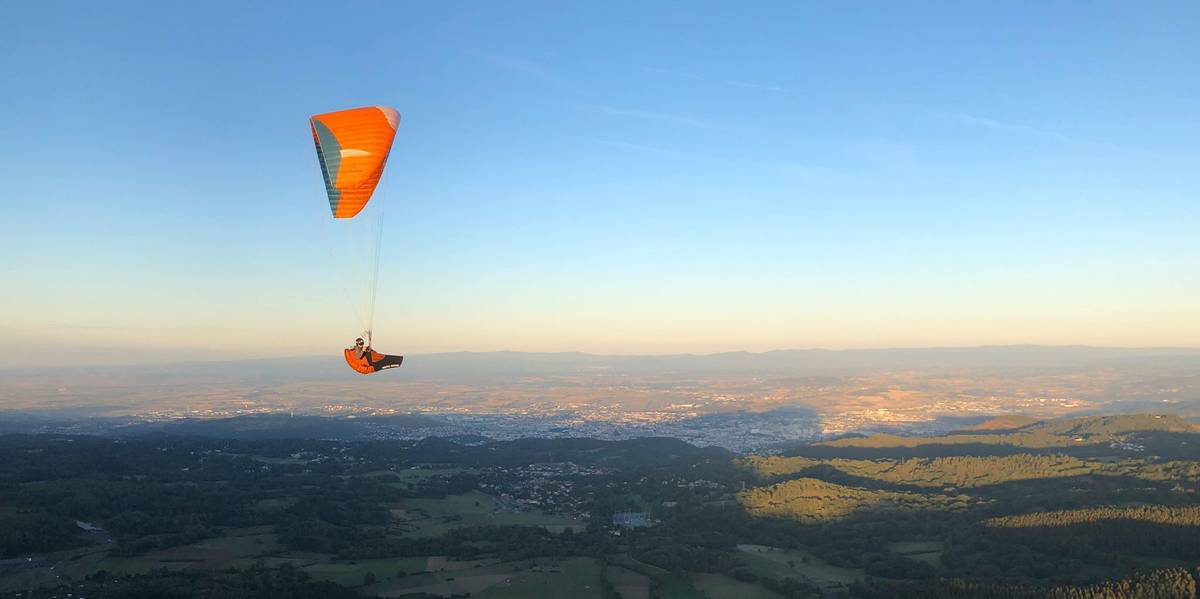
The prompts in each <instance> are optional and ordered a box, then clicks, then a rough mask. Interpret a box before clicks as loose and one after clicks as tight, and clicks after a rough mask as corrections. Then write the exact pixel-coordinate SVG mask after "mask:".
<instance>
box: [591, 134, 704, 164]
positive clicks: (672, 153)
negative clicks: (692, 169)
mask: <svg viewBox="0 0 1200 599" xmlns="http://www.w3.org/2000/svg"><path fill="white" fill-rule="evenodd" d="M579 139H582V140H583V141H586V142H590V143H594V144H600V145H602V146H610V147H614V148H621V149H623V150H636V151H639V152H646V153H647V154H657V155H659V156H668V157H671V158H680V159H683V160H694V161H702V162H727V161H726V160H723V159H721V158H713V157H712V156H704V155H701V154H692V153H689V152H680V151H678V150H670V149H667V148H660V147H658V146H649V145H645V144H638V143H630V142H627V141H617V140H614V139H604V138H600V137H581V138H579Z"/></svg>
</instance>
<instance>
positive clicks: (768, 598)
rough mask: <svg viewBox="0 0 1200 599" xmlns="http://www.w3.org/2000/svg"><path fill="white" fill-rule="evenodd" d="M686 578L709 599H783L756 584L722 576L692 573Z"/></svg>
mask: <svg viewBox="0 0 1200 599" xmlns="http://www.w3.org/2000/svg"><path fill="white" fill-rule="evenodd" d="M688 578H690V579H691V581H692V585H694V586H695V587H696V589H697V590H699V591H700V592H701V593H704V596H705V597H708V598H709V599H725V598H727V597H737V598H738V599H783V596H782V595H780V594H779V593H776V592H774V591H768V590H767V589H765V588H763V587H761V586H759V585H757V584H753V583H749V582H741V581H738V580H734V579H732V578H730V577H728V576H725V575H724V574H707V573H701V572H694V573H692V574H689V575H688Z"/></svg>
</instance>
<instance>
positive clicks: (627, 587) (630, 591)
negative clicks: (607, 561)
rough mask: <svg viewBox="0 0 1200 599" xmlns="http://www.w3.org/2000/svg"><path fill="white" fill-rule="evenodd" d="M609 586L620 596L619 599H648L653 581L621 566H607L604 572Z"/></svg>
mask: <svg viewBox="0 0 1200 599" xmlns="http://www.w3.org/2000/svg"><path fill="white" fill-rule="evenodd" d="M605 577H606V578H608V582H609V584H611V585H613V589H614V590H616V591H617V594H618V595H620V596H621V599H649V598H650V587H651V585H653V584H654V581H653V580H651V579H650V577H649V576H646V575H645V574H639V573H637V572H634V571H633V570H630V569H629V568H624V567H621V566H609V567H608V569H607V570H606V572H605Z"/></svg>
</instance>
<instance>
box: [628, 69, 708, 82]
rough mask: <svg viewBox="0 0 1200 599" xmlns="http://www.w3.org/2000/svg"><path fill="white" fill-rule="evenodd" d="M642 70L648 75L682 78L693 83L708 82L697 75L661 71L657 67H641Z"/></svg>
mask: <svg viewBox="0 0 1200 599" xmlns="http://www.w3.org/2000/svg"><path fill="white" fill-rule="evenodd" d="M641 69H642V70H643V71H645V72H647V73H654V74H656V75H670V76H672V77H681V78H683V79H691V80H693V81H706V79H705V78H704V77H701V76H699V75H697V74H695V73H687V72H684V71H673V70H671V69H660V68H657V67H641Z"/></svg>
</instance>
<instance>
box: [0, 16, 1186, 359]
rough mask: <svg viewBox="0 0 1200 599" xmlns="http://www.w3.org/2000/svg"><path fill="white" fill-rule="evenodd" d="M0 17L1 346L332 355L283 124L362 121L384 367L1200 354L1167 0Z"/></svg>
mask: <svg viewBox="0 0 1200 599" xmlns="http://www.w3.org/2000/svg"><path fill="white" fill-rule="evenodd" d="M7 17H8V18H6V19H5V20H4V22H3V23H0V37H2V38H3V39H5V40H6V42H5V44H4V47H3V49H0V59H2V61H3V63H4V64H5V71H6V76H5V78H4V82H3V83H0V86H2V87H0V91H2V92H3V93H0V131H3V133H4V137H5V139H6V142H7V143H5V144H3V146H0V164H3V165H4V171H5V179H6V183H7V184H6V187H5V191H4V194H3V196H2V200H0V201H3V203H4V210H3V213H4V217H3V220H2V221H0V222H2V223H3V224H2V230H3V236H0V255H2V256H3V260H0V276H2V277H3V280H4V281H5V283H6V284H5V286H6V287H8V288H9V289H10V290H8V291H6V292H5V293H4V294H3V295H0V341H4V342H5V345H7V346H9V347H11V348H18V349H9V350H5V352H6V353H0V364H4V363H8V364H19V363H25V362H27V361H29V360H30V358H29V355H28V353H27V351H26V348H28V347H29V344H32V343H44V342H47V341H48V342H52V343H54V344H56V345H60V346H62V347H70V348H78V351H79V356H78V358H77V359H78V360H80V361H91V360H95V361H145V360H147V359H155V360H157V359H168V358H172V359H173V358H178V357H227V356H241V355H246V356H268V355H294V354H309V353H320V352H323V351H329V350H330V349H333V348H336V347H338V346H340V345H341V344H343V343H344V342H345V341H346V338H347V337H352V336H353V335H354V334H355V333H356V332H357V329H356V324H355V322H354V319H353V318H352V316H351V315H349V314H348V313H347V312H348V311H347V309H346V308H345V301H344V297H343V296H342V295H341V294H340V292H339V290H338V289H337V282H336V281H337V278H336V276H335V275H334V274H333V273H331V266H330V263H329V259H328V253H327V251H326V250H325V249H324V245H323V243H324V239H325V238H324V237H323V233H322V229H323V227H326V226H327V223H326V221H325V219H326V218H327V216H328V212H327V208H326V203H325V199H324V196H323V193H324V191H323V187H322V183H321V177H320V173H319V170H318V168H317V163H316V158H315V154H314V152H313V147H312V141H311V137H310V134H309V131H308V125H307V123H306V120H307V117H308V116H309V115H311V114H314V113H319V112H326V111H330V110H337V109H341V108H348V107H354V106H362V105H370V104H386V105H391V106H394V107H396V108H397V109H398V110H399V111H400V112H401V114H402V115H403V122H402V124H401V127H400V131H399V134H398V136H397V140H396V144H395V147H394V149H393V151H392V155H391V159H390V162H389V166H388V171H387V173H386V175H385V179H384V183H383V186H382V187H381V191H380V193H381V194H387V195H386V199H387V202H388V208H387V221H386V224H385V241H384V248H383V263H384V264H383V268H382V271H381V275H380V279H381V282H380V294H379V302H378V308H377V310H378V313H377V318H376V330H377V341H378V345H379V346H380V347H381V348H383V349H392V350H393V351H399V352H410V353H420V352H429V351H446V350H495V349H515V350H528V351H559V350H583V351H595V352H606V353H661V352H676V351H689V352H709V351H724V350H742V349H745V350H766V349H773V348H782V347H835V348H838V347H883V346H925V345H978V344H993V343H995V344H999V343H1054V344H1059V343H1084V344H1095V345H1142V346H1145V345H1200V314H1198V312H1200V311H1198V310H1197V308H1196V307H1195V306H1196V304H1197V297H1198V295H1197V294H1198V292H1200V242H1198V241H1197V237H1200V236H1198V235H1197V234H1196V232H1197V231H1200V176H1198V175H1197V174H1196V173H1197V172H1198V171H1200V169H1198V168H1197V167H1198V165H1200V143H1198V142H1197V139H1200V108H1197V107H1198V106H1200V77H1197V76H1196V58H1197V57H1198V56H1200V5H1197V4H1196V3H1194V2H1176V3H1172V2H1160V3H1154V4H1152V5H1138V4H1134V3H1059V2H1030V3H968V4H964V3H950V2H946V3H877V4H873V5H868V4H845V5H838V6H834V5H829V4H828V3H826V4H816V3H813V4H800V3H793V2H782V3H767V2H763V3H753V4H750V5H744V4H743V5H735V4H734V3H711V4H709V3H687V4H680V3H647V2H630V3H595V4H592V5H588V4H585V3H559V2H553V3H526V2H516V3H427V4H416V3H411V4H406V3H384V2H381V3H351V4H349V5H347V6H346V7H344V8H336V7H334V5H332V4H329V3H283V2H279V3H269V2H255V3H245V2H238V3H232V2H231V3H203V4H195V5H191V4H179V3H144V4H133V3H119V2H118V3H111V4H106V5H104V6H101V5H94V6H88V5H84V4H80V3H20V4H17V5H13V6H11V7H9V9H8V15H7ZM71 351H75V350H74V349H73V350H71ZM148 352H149V353H148ZM34 361H35V362H36V361H37V360H34Z"/></svg>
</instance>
